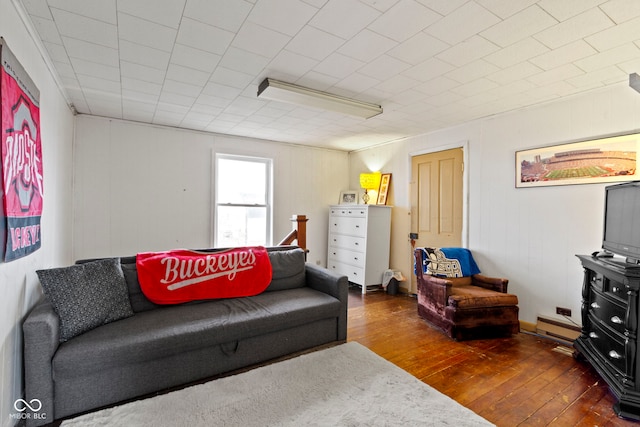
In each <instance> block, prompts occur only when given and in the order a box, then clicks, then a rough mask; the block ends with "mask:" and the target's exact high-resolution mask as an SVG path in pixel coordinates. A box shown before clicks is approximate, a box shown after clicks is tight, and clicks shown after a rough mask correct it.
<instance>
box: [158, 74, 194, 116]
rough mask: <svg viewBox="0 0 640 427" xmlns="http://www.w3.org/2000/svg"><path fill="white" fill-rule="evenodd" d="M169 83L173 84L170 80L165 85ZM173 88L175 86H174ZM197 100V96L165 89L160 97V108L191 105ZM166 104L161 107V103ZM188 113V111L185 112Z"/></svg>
mask: <svg viewBox="0 0 640 427" xmlns="http://www.w3.org/2000/svg"><path fill="white" fill-rule="evenodd" d="M167 85H171V84H170V83H168V82H165V86H167ZM172 89H173V88H172ZM195 100H196V96H190V95H186V94H184V93H178V92H172V91H165V90H163V91H162V93H160V99H159V102H158V108H159V109H160V108H162V109H165V110H166V109H167V108H168V107H172V108H173V107H176V106H178V107H187V108H189V107H191V106H192V105H193V103H194V102H195ZM162 104H164V107H161V105H162ZM184 114H186V111H185V113H184Z"/></svg>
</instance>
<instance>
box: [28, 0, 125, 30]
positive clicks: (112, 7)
mask: <svg viewBox="0 0 640 427" xmlns="http://www.w3.org/2000/svg"><path fill="white" fill-rule="evenodd" d="M40 1H41V2H43V1H42V0H40ZM43 3H44V2H43ZM47 3H48V4H49V7H50V8H52V9H53V8H55V9H62V10H66V11H67V12H72V13H75V14H78V15H82V16H86V17H87V18H91V19H95V20H98V21H102V22H107V23H109V24H113V25H115V24H116V23H117V19H116V0H90V1H87V0H47Z"/></svg>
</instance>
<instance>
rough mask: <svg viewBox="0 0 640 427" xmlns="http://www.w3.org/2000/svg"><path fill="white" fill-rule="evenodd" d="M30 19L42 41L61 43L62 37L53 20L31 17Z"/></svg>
mask: <svg viewBox="0 0 640 427" xmlns="http://www.w3.org/2000/svg"><path fill="white" fill-rule="evenodd" d="M31 21H32V22H33V25H34V26H35V28H36V30H37V31H38V34H39V35H40V38H41V39H42V40H43V41H44V42H49V43H54V44H62V38H61V37H60V33H59V32H58V27H57V26H56V23H55V22H54V21H53V20H51V19H45V18H40V17H33V18H32V19H31Z"/></svg>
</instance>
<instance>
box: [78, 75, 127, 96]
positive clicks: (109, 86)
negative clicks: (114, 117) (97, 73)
mask: <svg viewBox="0 0 640 427" xmlns="http://www.w3.org/2000/svg"><path fill="white" fill-rule="evenodd" d="M77 77H78V82H80V84H81V85H82V87H83V92H84V93H85V96H87V97H89V96H90V94H92V95H95V94H100V95H101V96H104V95H105V94H118V95H119V94H120V91H121V88H122V87H121V86H120V82H116V81H113V80H105V79H101V78H98V77H94V76H88V75H82V74H78V76H77Z"/></svg>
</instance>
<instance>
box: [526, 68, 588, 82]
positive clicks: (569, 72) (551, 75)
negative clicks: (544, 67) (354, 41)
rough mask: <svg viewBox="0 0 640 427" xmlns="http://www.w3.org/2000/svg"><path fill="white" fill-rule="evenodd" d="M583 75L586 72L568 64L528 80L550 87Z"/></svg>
mask: <svg viewBox="0 0 640 427" xmlns="http://www.w3.org/2000/svg"><path fill="white" fill-rule="evenodd" d="M583 74H584V71H582V70H581V69H579V68H578V67H576V66H575V65H573V64H566V65H563V66H561V67H558V68H554V69H552V70H548V71H545V72H544V73H539V74H536V75H534V76H531V77H529V78H528V80H529V81H531V82H533V83H535V84H537V85H540V86H542V85H548V84H551V83H555V82H559V81H561V80H566V79H570V78H573V77H577V76H581V75H583Z"/></svg>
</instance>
